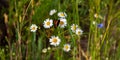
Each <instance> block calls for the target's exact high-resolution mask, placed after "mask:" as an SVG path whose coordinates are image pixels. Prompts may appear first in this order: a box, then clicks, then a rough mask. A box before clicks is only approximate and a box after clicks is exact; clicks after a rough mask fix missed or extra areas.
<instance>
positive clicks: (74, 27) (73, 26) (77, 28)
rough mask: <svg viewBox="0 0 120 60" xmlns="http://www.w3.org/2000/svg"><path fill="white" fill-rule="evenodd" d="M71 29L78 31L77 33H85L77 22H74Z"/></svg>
mask: <svg viewBox="0 0 120 60" xmlns="http://www.w3.org/2000/svg"><path fill="white" fill-rule="evenodd" d="M71 30H72V32H73V33H76V34H77V35H82V33H83V31H82V30H81V29H80V28H79V27H78V25H76V24H73V25H72V26H71Z"/></svg>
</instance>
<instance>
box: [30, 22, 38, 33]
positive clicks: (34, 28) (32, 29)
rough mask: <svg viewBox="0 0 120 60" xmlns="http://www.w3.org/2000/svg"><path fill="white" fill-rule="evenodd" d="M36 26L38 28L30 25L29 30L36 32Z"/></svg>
mask: <svg viewBox="0 0 120 60" xmlns="http://www.w3.org/2000/svg"><path fill="white" fill-rule="evenodd" d="M37 28H38V27H37V25H35V24H32V25H31V27H30V30H31V32H36V30H37Z"/></svg>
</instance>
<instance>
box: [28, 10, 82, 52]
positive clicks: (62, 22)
mask: <svg viewBox="0 0 120 60" xmlns="http://www.w3.org/2000/svg"><path fill="white" fill-rule="evenodd" d="M56 12H57V10H55V9H53V10H51V11H50V13H49V15H50V16H52V15H54V14H55V13H56ZM57 16H58V19H59V20H58V22H57V23H56V22H55V23H54V21H55V20H56V19H55V20H54V19H51V18H47V19H45V20H44V22H43V27H44V28H45V29H49V28H51V27H52V26H53V25H55V24H57V26H59V27H60V28H65V27H66V26H67V19H66V17H67V14H66V13H65V12H58V14H57ZM37 28H38V27H37V25H35V24H32V25H31V27H30V30H31V32H36V30H37ZM71 30H72V32H73V33H75V34H76V35H82V33H83V31H82V30H81V29H80V28H79V27H78V25H76V24H73V25H72V26H71ZM49 42H50V45H52V46H55V47H57V46H59V45H60V43H61V42H62V40H61V39H60V38H59V37H58V36H51V37H50V38H49ZM70 48H71V45H70V44H64V46H63V50H64V51H65V52H69V51H70V50H71V49H70ZM49 49H50V48H49ZM42 52H43V53H46V52H47V49H46V48H44V49H43V50H42Z"/></svg>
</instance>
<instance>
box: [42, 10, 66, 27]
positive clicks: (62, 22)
mask: <svg viewBox="0 0 120 60" xmlns="http://www.w3.org/2000/svg"><path fill="white" fill-rule="evenodd" d="M56 12H57V10H55V9H53V10H51V11H50V13H49V15H50V16H52V15H54V14H55V13H56ZM58 17H59V18H58V19H59V20H60V22H59V24H58V26H59V27H60V28H65V26H67V20H66V17H67V14H66V13H65V12H58ZM53 21H54V20H53V19H49V18H47V19H46V20H45V21H44V23H43V27H44V28H50V27H52V26H53V25H54V23H53Z"/></svg>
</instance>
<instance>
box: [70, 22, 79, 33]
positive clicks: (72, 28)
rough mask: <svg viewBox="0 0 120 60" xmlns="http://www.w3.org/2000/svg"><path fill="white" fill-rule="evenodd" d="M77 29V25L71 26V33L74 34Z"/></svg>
mask: <svg viewBox="0 0 120 60" xmlns="http://www.w3.org/2000/svg"><path fill="white" fill-rule="evenodd" d="M77 28H78V25H76V24H73V25H72V26H71V30H72V32H75V31H76V29H77Z"/></svg>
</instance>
